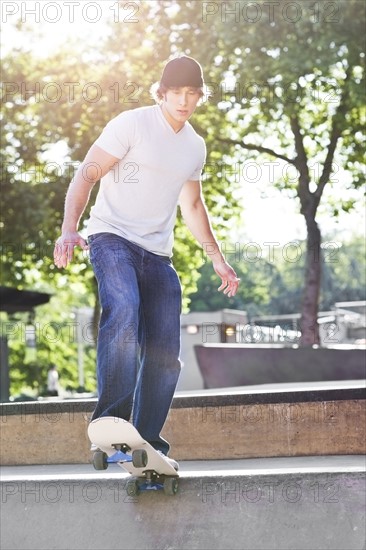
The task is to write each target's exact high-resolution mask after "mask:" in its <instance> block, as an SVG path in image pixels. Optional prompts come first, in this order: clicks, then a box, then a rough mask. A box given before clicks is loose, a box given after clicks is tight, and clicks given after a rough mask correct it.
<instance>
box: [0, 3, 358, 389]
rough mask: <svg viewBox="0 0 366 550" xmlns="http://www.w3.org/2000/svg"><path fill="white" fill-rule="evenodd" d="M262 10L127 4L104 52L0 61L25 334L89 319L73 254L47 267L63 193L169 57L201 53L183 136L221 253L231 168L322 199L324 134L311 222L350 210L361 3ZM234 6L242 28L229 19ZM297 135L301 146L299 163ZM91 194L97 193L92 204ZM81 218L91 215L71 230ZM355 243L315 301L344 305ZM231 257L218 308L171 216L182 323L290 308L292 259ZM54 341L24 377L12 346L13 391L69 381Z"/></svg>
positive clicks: (46, 342)
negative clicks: (32, 328) (29, 322)
mask: <svg viewBox="0 0 366 550" xmlns="http://www.w3.org/2000/svg"><path fill="white" fill-rule="evenodd" d="M208 4H210V5H211V7H212V6H213V7H214V8H215V9H216V8H217V11H216V12H215V13H214V14H208V13H207V12H206V13H205V11H204V10H205V6H206V9H207V6H208ZM269 4H270V3H269ZM272 5H273V9H274V10H275V11H274V12H273V17H270V15H269V12H265V10H264V8H263V11H262V15H261V17H260V19H259V20H257V21H255V22H251V21H250V20H248V17H249V18H250V17H253V16H254V15H255V14H254V12H252V11H251V10H250V9H249V8H248V3H247V2H232V1H229V2H222V3H221V2H217V3H202V2H196V1H188V0H184V1H176V0H169V1H162V0H159V1H155V2H150V1H146V2H139V3H138V7H139V11H138V18H137V19H138V20H137V22H134V23H133V24H111V25H110V29H109V32H106V33H105V36H104V38H103V39H102V40H99V41H96V42H93V41H90V42H88V43H85V44H84V43H81V42H80V40H79V37H75V39H73V40H72V39H70V40H68V41H67V42H65V44H64V45H63V47H62V49H60V50H59V51H57V52H56V53H50V54H49V56H43V57H42V58H41V57H38V56H37V55H35V54H34V53H33V52H32V51H31V50H30V49H29V48H22V49H14V50H13V51H12V52H11V54H9V55H7V56H5V58H4V59H3V64H2V69H3V71H2V80H3V83H4V84H3V103H2V120H3V128H2V129H3V132H2V135H1V140H2V141H1V161H2V166H3V169H2V174H1V185H2V209H1V217H0V229H1V241H2V244H1V267H2V269H1V278H0V282H1V284H5V285H9V286H15V287H17V288H32V289H34V290H40V291H42V290H44V291H51V292H52V293H53V294H54V297H53V298H52V301H51V304H50V305H48V306H42V308H38V310H37V313H36V322H40V321H39V319H42V323H46V324H47V323H48V324H50V327H51V326H52V323H56V325H55V326H54V328H53V330H54V331H56V330H57V326H58V325H59V326H60V327H61V326H62V327H63V328H65V327H66V328H67V326H68V325H67V323H69V322H71V319H72V317H71V315H72V309H73V308H75V307H79V306H85V305H88V306H91V307H94V306H95V307H96V311H97V310H98V304H97V303H96V286H95V280H94V277H93V274H92V270H91V268H90V265H89V262H88V259H87V257H85V256H84V255H83V254H82V253H79V254H77V255H76V261H75V263H74V264H72V265H71V266H70V267H69V268H68V269H67V271H58V270H57V269H56V268H55V267H54V265H53V261H52V250H53V243H54V242H55V239H56V238H57V236H58V235H59V231H60V225H61V220H62V215H63V202H64V196H65V193H66V189H67V186H68V184H69V181H70V179H71V178H72V175H73V172H74V169H75V166H76V165H77V163H79V162H81V161H82V159H83V158H84V156H85V154H86V152H87V150H88V148H89V147H90V145H91V144H92V143H93V141H94V140H95V138H96V137H97V136H98V135H99V133H100V131H101V130H102V128H103V127H104V126H105V124H106V123H107V122H108V121H109V120H110V119H111V118H112V117H113V116H115V115H117V114H118V113H120V112H121V111H123V110H126V109H131V108H136V107H139V106H142V105H149V104H152V99H151V97H150V93H149V89H150V85H151V84H152V83H153V82H155V81H156V80H158V79H159V77H160V73H161V70H162V68H163V64H164V62H165V60H166V59H167V58H168V57H169V56H170V55H171V54H176V53H186V54H188V55H192V56H194V57H197V58H198V59H199V60H200V62H201V64H202V66H203V69H204V73H205V78H206V82H207V83H208V84H209V88H210V89H211V92H212V97H211V99H209V100H208V101H207V102H205V103H204V104H203V105H202V106H201V107H199V108H198V110H197V112H196V114H195V116H194V118H193V119H192V124H193V125H194V127H195V128H196V129H197V131H198V132H199V133H200V134H202V135H203V136H204V138H205V140H206V143H207V149H208V164H207V167H206V173H205V175H204V179H203V190H204V195H205V199H206V202H207V204H208V208H209V211H210V213H211V217H212V222H213V226H214V228H215V230H216V232H217V235H218V238H219V240H221V241H223V242H225V240H226V235H227V234H228V231H229V230H230V231H231V233H232V232H233V231H235V229H234V228H236V227H238V233H240V221H239V215H240V213H241V212H240V208H239V206H238V197H239V195H240V187H241V185H242V183H243V182H242V179H241V178H238V177H237V174H234V173H233V170H231V171H230V169H232V168H233V166H234V165H235V164H236V163H240V164H242V163H244V162H245V161H247V160H253V161H255V162H257V163H258V165H259V166H261V163H262V162H264V161H266V160H273V158H275V159H277V160H280V161H281V162H284V163H287V165H290V167H295V168H296V170H299V168H301V169H302V170H303V174H300V175H304V174H305V176H309V173H310V180H309V181H310V184H311V185H310V188H309V189H308V190H307V191H309V190H310V191H311V193H314V191H315V190H316V189H320V188H319V187H318V186H319V182H320V178H321V176H322V174H323V172H324V168H325V167H326V165H327V162H328V160H329V159H328V158H327V156H326V152H327V147H328V146H329V143H330V142H331V140H332V132H334V131H336V132H337V135H338V134H339V139H338V141H337V143H336V149H335V151H334V158H332V162H333V164H334V166H332V167H331V170H330V174H328V179H327V178H325V180H324V182H323V183H324V184H325V183H326V184H327V185H328V187H329V189H330V191H329V193H328V195H329V196H330V198H329V200H328V199H327V202H326V203H325V204H324V206H323V210H324V212H328V213H329V215H337V213H338V212H339V211H340V210H344V211H351V209H352V207H353V204H354V200H355V198H354V195H351V194H348V191H349V190H351V189H354V188H360V187H361V186H362V183H363V182H364V173H363V169H362V168H363V160H364V128H363V126H364V121H365V105H364V84H365V74H364V58H365V52H364V41H363V39H362V37H363V32H364V28H363V24H364V14H365V12H364V3H363V2H359V1H357V0H347V1H345V0H340V1H339V2H324V1H319V2H315V3H312V2H307V3H297V4H296V5H297V6H298V5H300V6H301V9H302V13H301V17H300V18H296V17H295V16H296V13H294V12H293V11H291V10H293V9H294V7H293V6H294V3H292V4H291V3H288V2H286V1H285V0H280V1H279V2H276V3H274V4H272ZM291 5H292V7H291ZM263 6H264V4H263ZM286 6H287V7H286ZM289 6H290V7H289ZM333 8H334V9H333ZM267 9H269V8H267ZM223 10H226V12H225V11H223ZM235 10H238V12H239V17H238V16H236V15H233V13H234V14H235ZM245 10H246V11H245ZM288 10H289V11H288ZM230 12H231V15H230ZM225 13H226V15H225ZM243 14H244V15H245V14H246V15H247V19H245V16H244V15H243ZM291 18H292V19H294V20H295V19H296V21H295V22H291ZM18 27H19V28H20V30H21V32H22V34H23V36H27V37H28V43H31V42H32V40H34V36H33V34H32V32H31V31H29V30H27V28H26V27H25V26H24V25H21V24H20V25H18ZM50 83H55V84H56V86H54V87H53V88H52V86H49V84H50ZM47 86H48V87H47ZM60 90H61V92H62V93H61V94H60V96H59V97H58V93H59V91H60ZM340 106H341V108H340ZM294 129H295V130H296V131H297V133H296V135H295V136H294ZM300 136H301V139H300ZM296 137H297V140H298V142H302V145H303V151H302V152H303V153H304V154H303V157H304V158H302V159H300V158H299V148H298V147H297V146H298V145H299V143H296V139H295V138H296ZM300 149H301V148H300ZM59 151H62V154H61V155H60V153H59ZM300 161H301V162H300ZM304 161H305V163H304ZM314 167H316V168H314ZM333 168H334V169H337V170H338V171H337V175H338V177H337V178H332V171H334V170H333ZM306 170H308V172H309V173H308V174H307V173H306ZM300 172H301V170H300ZM268 183H272V182H268ZM276 185H277V186H279V187H280V188H281V189H282V190H283V192H284V193H287V194H289V195H290V196H291V197H297V200H298V198H302V197H303V196H304V194H303V193H302V190H301V186H300V185H299V181H298V180H297V178H295V179H294V178H293V177H291V178H290V177H289V174H288V173H287V172H284V171H282V173H281V175H280V176H279V178H278V181H277V183H276ZM340 186H342V189H343V190H344V193H342V198H341V200H338V199H337V200H335V199H334V198H333V196H332V193H333V191H334V193H335V192H336V191H337V194H338V195H339V188H340ZM321 191H322V190H321ZM320 195H321V193H320ZM305 196H307V197H308V198H309V197H310V196H311V195H309V193H308V195H306V194H305ZM94 197H95V192H94V194H93V197H92V199H91V204H92V202H93V200H94ZM87 217H88V211H87V212H86V213H85V215H84V217H83V220H82V223H84V222H85V220H86V219H87ZM352 246H355V247H356V248H352V247H351V248H350V245H349V246H345V245H344V247H342V248H341V249H340V250H339V256H338V257H339V259H341V260H342V261H341V262H340V263H335V264H334V265H333V264H326V265H325V264H324V266H323V267H324V273H323V282H324V283H323V284H326V287H324V286H323V290H322V302H321V303H322V304H324V305H327V304H329V303H330V302H331V301H332V300H334V297H335V296H336V295H338V294H339V296H340V297H341V299H346V298H345V297H346V296H347V299H353V298H348V296H349V297H351V296H352V297H353V296H360V292H359V290H360V288H359V287H358V286H357V282H356V281H357V279H358V281H360V280H362V278H361V273H360V272H359V271H358V265H359V263H357V262H356V261H355V260H354V259H353V258H352V257H351V256H348V255H347V254H348V251H350V252H352V254H356V255H357V257H358V254H359V250H360V246H361V245H360V244H359V245H357V246H356V245H352ZM230 259H232V260H233V265H234V267H235V268H236V269H237V271H238V274H239V276H240V277H241V278H242V283H241V287H240V291H239V294H238V296H237V297H236V298H235V299H231V300H228V299H227V298H226V297H224V296H222V295H221V294H219V293H217V292H216V288H217V287H218V285H219V282H218V280H217V277H216V275H215V274H214V273H213V271H212V267H211V265H210V263H209V262H207V261H206V260H205V258H204V257H203V255H202V253H201V251H200V250H199V249H198V247H197V245H196V243H195V242H194V240H193V239H192V237H191V236H190V234H189V232H188V230H187V228H186V227H185V225H184V224H183V223H182V220H181V218H180V217H178V222H177V226H176V245H175V250H174V262H175V266H176V268H177V271H178V273H179V275H180V278H181V281H182V285H183V288H184V296H185V299H184V310H185V311H186V310H187V309H188V307H191V309H194V308H196V309H197V308H200V309H203V308H205V307H207V308H212V309H217V308H221V307H238V308H240V309H248V308H251V310H252V311H253V314H254V313H256V312H257V311H258V312H259V311H260V312H265V311H266V312H267V311H268V312H273V313H275V312H281V311H282V312H286V313H288V312H290V309H289V308H291V307H293V308H295V309H296V310H298V305H299V303H300V296H301V289H302V286H303V280H304V276H303V264H302V262H300V261H299V262H298V263H296V264H291V265H289V264H288V263H287V264H284V265H282V266H279V265H277V263H276V264H275V265H273V264H272V263H271V262H269V261H267V260H265V259H261V260H260V261H256V262H254V261H253V262H252V261H249V260H248V259H247V261H245V262H243V261H242V260H240V261H238V262H236V261H235V258H230ZM352 262H353V263H352ZM360 265H361V264H360ZM347 270H348V271H349V272H351V273H353V274H354V277H352V280H348V279H347V275H346V272H347ZM352 281H353V283H352V284H353V285H354V286H353V287H352V288H351V286H350V285H351V282H352ZM197 284H198V292H196V289H197ZM275 289H276V290H275ZM190 300H192V302H191V304H189V301H190ZM327 307H329V306H327ZM49 330H50V331H51V333H52V329H51V328H50V329H49ZM60 330H61V329H60ZM61 333H62V330H61ZM54 339H55V338H53V337H52V338H48V339H47V338H41V339H40V340H39V343H38V353H37V369H38V371H37V374H36V375H35V374H34V372H35V371H34V370H32V369H33V367H30V368H29V369H28V370H25V369H24V368H23V366H24V361H25V352H26V350H25V349H24V342H21V341H20V342H19V341H18V342H10V344H11V346H12V354H11V361H12V381H13V385H14V390H17V391H18V390H19V389H20V388H21V385H22V384H26V385H28V386H32V384H33V385H34V384H35V383H36V382H35V380H41V379H43V378H44V372H45V369H46V368H47V365H48V363H49V362H54V363H56V364H57V365H58V366H59V367H60V374H61V380H63V381H66V380H67V381H69V382H70V383H71V384H72V385H74V386H75V384H77V375H76V370H75V365H76V346H75V342H70V341H68V339H67V337H66V336H62V338H60V341H57V342H55V341H53V340H54ZM93 354H94V350H93V349H92V348H90V349H89V348H88V350H87V354H86V355H87V358H86V369H87V371H88V375H87V378H88V382H87V384H88V385H89V386H90V387H94V371H93V369H94V358H93ZM35 368H36V367H34V369H35ZM32 373H33V374H32ZM32 381H33V382H32ZM40 383H41V382H38V384H40Z"/></svg>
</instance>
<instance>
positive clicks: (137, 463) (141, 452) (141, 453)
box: [132, 449, 148, 468]
mask: <svg viewBox="0 0 366 550" xmlns="http://www.w3.org/2000/svg"><path fill="white" fill-rule="evenodd" d="M147 461H148V456H147V452H146V451H145V449H135V450H134V451H133V453H132V464H133V465H134V467H135V468H145V466H147Z"/></svg>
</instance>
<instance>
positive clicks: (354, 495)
mask: <svg viewBox="0 0 366 550" xmlns="http://www.w3.org/2000/svg"><path fill="white" fill-rule="evenodd" d="M0 473H1V492H2V505H1V535H0V547H1V550H13V549H14V550H23V549H24V550H33V549H34V550H36V549H46V548H48V549H57V550H58V549H65V550H66V549H70V550H79V549H80V550H81V549H83V550H85V549H86V548H88V549H99V548H103V549H104V550H109V549H119V550H124V549H125V550H135V549H136V550H142V549H157V550H158V549H159V550H162V549H165V550H168V549H169V550H173V549H177V550H178V549H182V550H184V549H187V550H190V549H192V550H193V549H196V550H206V549H209V548H215V549H227V550H235V549H243V550H244V549H248V550H256V549H258V550H259V549H260V550H265V549H266V550H267V549H268V550H270V549H273V550H287V549H292V550H306V549H309V550H310V549H311V550H317V549H329V550H338V549H340V550H341V549H342V550H351V549H360V550H362V549H364V548H365V503H366V496H365V457H363V456H345V457H342V456H337V457H308V458H276V459H245V460H234V461H210V462H206V461H205V462H183V463H181V481H180V490H179V492H178V494H177V495H176V496H174V497H169V496H166V495H164V494H163V493H162V492H160V491H159V492H154V491H150V492H147V493H143V494H141V495H139V496H138V497H129V496H127V495H126V491H125V488H126V480H127V476H126V475H125V474H123V472H122V470H121V469H120V468H119V467H118V466H113V467H112V466H111V467H110V468H109V469H108V470H107V471H105V472H95V471H94V470H93V468H92V466H88V465H60V466H57V465H52V466H17V467H3V468H2V469H1V471H0Z"/></svg>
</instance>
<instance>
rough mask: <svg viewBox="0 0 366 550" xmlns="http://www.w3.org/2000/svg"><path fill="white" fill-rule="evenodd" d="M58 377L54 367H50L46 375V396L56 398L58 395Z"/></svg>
mask: <svg viewBox="0 0 366 550" xmlns="http://www.w3.org/2000/svg"><path fill="white" fill-rule="evenodd" d="M58 381H59V376H58V372H57V368H56V365H51V367H50V368H49V371H48V374H47V395H50V396H54V397H56V396H58V393H59V385H58Z"/></svg>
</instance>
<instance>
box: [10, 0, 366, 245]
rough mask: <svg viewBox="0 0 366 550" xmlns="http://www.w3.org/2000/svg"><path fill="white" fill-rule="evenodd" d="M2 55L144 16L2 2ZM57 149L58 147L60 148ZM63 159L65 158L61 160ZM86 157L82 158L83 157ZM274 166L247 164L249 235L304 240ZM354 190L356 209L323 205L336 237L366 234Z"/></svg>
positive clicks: (294, 205)
mask: <svg viewBox="0 0 366 550" xmlns="http://www.w3.org/2000/svg"><path fill="white" fill-rule="evenodd" d="M0 9H1V31H2V35H1V36H2V38H1V41H2V55H4V54H6V53H7V52H8V51H9V49H11V48H12V47H13V45H14V44H17V45H18V44H19V43H22V42H23V43H25V40H26V41H27V43H26V45H27V46H28V47H31V49H32V50H33V51H34V52H35V53H36V54H37V55H39V56H42V55H48V54H49V53H51V51H52V50H57V49H58V48H59V47H60V46H61V45H62V44H63V43H64V42H65V41H66V40H68V39H69V38H73V37H76V38H77V39H78V40H81V41H83V42H84V41H88V40H93V41H94V42H96V41H98V38H100V37H101V36H103V34H104V33H105V28H106V27H105V22H107V23H111V22H115V23H124V24H128V23H129V22H133V20H134V19H136V18H138V2H122V3H119V2H117V1H114V0H103V1H99V2H91V1H88V0H79V1H75V0H70V1H66V0H65V1H64V0H57V1H48V0H41V1H31V0H27V1H26V2H25V1H20V0H15V1H5V0H3V1H2V3H1V4H0ZM19 20H22V21H23V22H25V23H26V25H27V26H28V27H29V28H30V29H31V31H32V34H33V38H34V39H32V43H31V44H29V35H28V34H26V35H25V36H23V35H22V34H21V33H19V32H18V31H15V30H14V24H16V23H17V22H18V21H19ZM55 153H56V151H55ZM57 160H58V161H60V160H61V159H60V158H59V159H57ZM81 160H82V159H81ZM269 170H271V169H270V168H269V167H268V165H267V167H266V168H264V167H263V165H262V168H261V173H260V174H259V175H258V173H257V172H255V171H253V170H250V169H249V170H246V169H245V167H244V168H243V167H241V168H240V171H241V174H240V178H241V179H240V182H241V201H242V205H243V214H242V228H243V233H244V234H245V237H246V238H247V239H249V240H253V241H255V242H259V243H265V242H268V241H272V242H279V243H281V244H285V243H288V242H291V241H293V240H302V239H304V238H305V236H306V230H305V223H304V218H303V216H302V215H301V214H300V213H299V205H298V201H297V200H294V199H290V198H287V197H285V196H284V195H283V193H280V191H278V190H276V189H275V188H274V187H273V186H272V185H270V186H268V181H272V180H273V175H274V174H275V173H276V170H277V173H278V170H281V167H276V168H275V170H274V172H272V171H271V172H269ZM342 179H343V176H342V175H341V174H339V181H338V182H336V184H335V185H334V186H333V188H332V190H331V191H330V190H329V189H327V188H326V192H325V194H324V197H323V201H322V203H325V202H326V200H327V196H326V195H327V193H329V192H331V194H332V198H333V197H335V198H336V200H337V198H338V199H339V200H340V199H341V197H342V195H344V188H343V187H344V186H343V182H342ZM349 194H353V195H354V196H355V197H356V198H357V199H358V204H357V208H356V209H355V210H354V211H353V212H352V213H351V214H341V216H340V217H339V218H337V219H335V218H334V219H332V218H331V217H330V216H329V214H328V213H327V212H326V209H325V208H324V207H322V205H321V206H320V208H319V215H318V221H319V225H320V227H321V230H322V232H323V233H326V234H327V235H328V236H330V238H331V239H332V238H334V240H336V239H339V238H340V237H344V236H347V235H350V234H355V233H356V234H365V227H366V219H365V205H364V202H363V201H362V200H360V193H359V192H358V193H356V192H353V191H350V190H347V196H349Z"/></svg>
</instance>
